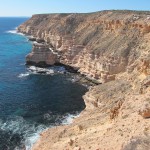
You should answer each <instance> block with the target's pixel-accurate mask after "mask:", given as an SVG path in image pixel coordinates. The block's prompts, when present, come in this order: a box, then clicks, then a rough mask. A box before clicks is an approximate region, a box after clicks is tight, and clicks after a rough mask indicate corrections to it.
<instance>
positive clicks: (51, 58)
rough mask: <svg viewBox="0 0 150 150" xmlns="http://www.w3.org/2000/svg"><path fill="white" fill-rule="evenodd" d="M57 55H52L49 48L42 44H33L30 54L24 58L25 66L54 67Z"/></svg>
mask: <svg viewBox="0 0 150 150" xmlns="http://www.w3.org/2000/svg"><path fill="white" fill-rule="evenodd" d="M56 61H57V55H56V54H54V53H52V51H51V50H50V48H49V46H47V45H44V44H38V43H36V44H34V45H33V49H32V52H31V53H30V54H28V55H27V56H26V62H27V64H32V65H38V66H46V65H54V64H55V62H56Z"/></svg>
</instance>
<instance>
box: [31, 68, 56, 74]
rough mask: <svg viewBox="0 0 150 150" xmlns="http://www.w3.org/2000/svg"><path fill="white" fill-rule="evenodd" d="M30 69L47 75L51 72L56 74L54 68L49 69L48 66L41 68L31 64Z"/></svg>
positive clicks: (34, 72)
mask: <svg viewBox="0 0 150 150" xmlns="http://www.w3.org/2000/svg"><path fill="white" fill-rule="evenodd" d="M28 70H29V71H30V72H31V73H33V74H46V75H50V74H54V73H55V72H54V70H53V69H47V68H40V67H35V66H30V67H29V68H28Z"/></svg>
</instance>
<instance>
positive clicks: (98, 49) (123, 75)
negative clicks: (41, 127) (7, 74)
mask: <svg viewBox="0 0 150 150" xmlns="http://www.w3.org/2000/svg"><path fill="white" fill-rule="evenodd" d="M18 31H19V32H22V33H25V34H27V35H32V36H33V39H34V40H35V41H37V42H38V43H41V44H40V46H39V44H35V45H34V46H33V50H32V52H31V54H29V55H28V56H27V58H26V60H27V63H29V64H30V63H34V64H36V65H39V64H41V63H42V64H45V65H53V64H55V63H62V64H65V65H69V66H71V67H73V68H75V69H77V70H78V71H79V72H80V73H81V74H84V75H86V76H88V77H89V78H94V79H96V80H97V81H99V82H101V83H103V84H102V85H98V86H95V87H91V88H90V90H89V92H88V93H86V95H85V96H84V100H85V104H86V109H85V110H84V111H83V112H82V113H81V115H80V117H79V118H77V119H76V120H75V121H74V123H73V124H71V125H69V126H62V127H57V128H52V129H49V130H48V131H46V132H44V133H42V134H41V138H40V140H39V141H38V142H37V143H36V144H35V146H34V147H33V149H34V150H42V149H43V150H49V149H78V150H80V149H81V150H82V149H85V150H87V149H93V150H95V149H97V150H98V149H101V150H103V149H107V150H109V149H110V150H113V149H115V150H133V149H138V150H146V149H147V150H148V149H149V147H150V145H149V143H150V141H149V136H150V134H149V132H150V120H149V119H148V118H149V117H150V101H149V96H150V92H149V90H150V88H149V85H150V80H149V79H150V76H149V75H150V65H149V63H150V59H149V58H150V43H149V42H150V38H149V37H150V12H136V11H102V12H96V13H87V14H46V15H33V16H32V18H31V19H30V20H28V21H27V22H25V23H24V24H22V25H21V26H20V27H19V28H18ZM39 49H40V50H39Z"/></svg>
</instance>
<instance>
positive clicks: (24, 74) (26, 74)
mask: <svg viewBox="0 0 150 150" xmlns="http://www.w3.org/2000/svg"><path fill="white" fill-rule="evenodd" d="M29 75H30V73H21V74H19V75H18V77H19V78H23V77H27V76H29Z"/></svg>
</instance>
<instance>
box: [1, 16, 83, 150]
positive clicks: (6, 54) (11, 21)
mask: <svg viewBox="0 0 150 150" xmlns="http://www.w3.org/2000/svg"><path fill="white" fill-rule="evenodd" d="M25 20H27V18H0V150H7V149H9V150H14V149H19V150H20V149H22V148H24V147H25V146H26V149H30V147H31V145H32V144H33V143H34V142H35V140H36V139H37V138H38V133H39V132H41V131H42V130H43V129H46V128H47V127H50V126H54V125H58V124H61V123H65V122H66V120H67V119H68V118H67V117H69V116H71V115H70V114H72V115H74V114H76V112H79V111H81V110H83V109H84V107H85V105H84V102H83V99H82V95H84V93H85V92H86V88H85V87H83V86H82V85H80V84H77V83H73V82H71V80H69V79H70V78H71V76H72V75H71V74H67V75H66V74H60V73H55V74H53V75H51V74H50V75H41V74H37V73H35V72H34V73H32V72H29V70H28V68H27V67H26V66H25V56H26V55H27V54H28V53H29V52H30V50H31V48H32V43H30V42H28V40H27V38H26V37H25V36H22V35H19V34H15V31H11V32H8V31H10V30H15V27H17V26H18V25H20V24H21V23H22V22H24V21H25ZM58 69H59V68H58Z"/></svg>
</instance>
